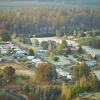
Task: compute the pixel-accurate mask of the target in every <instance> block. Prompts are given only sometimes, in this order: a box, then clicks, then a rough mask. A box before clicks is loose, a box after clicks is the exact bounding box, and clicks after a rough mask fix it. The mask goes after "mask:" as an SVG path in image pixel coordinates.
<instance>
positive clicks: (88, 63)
mask: <svg viewBox="0 0 100 100" xmlns="http://www.w3.org/2000/svg"><path fill="white" fill-rule="evenodd" d="M85 63H86V64H87V66H88V67H94V66H95V65H97V64H98V63H97V61H95V60H88V61H86V62H85Z"/></svg>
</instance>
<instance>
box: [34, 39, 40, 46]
mask: <svg viewBox="0 0 100 100" xmlns="http://www.w3.org/2000/svg"><path fill="white" fill-rule="evenodd" d="M34 45H35V46H36V47H38V46H39V41H38V40H37V39H35V40H34Z"/></svg>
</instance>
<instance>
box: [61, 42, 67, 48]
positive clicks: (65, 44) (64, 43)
mask: <svg viewBox="0 0 100 100" xmlns="http://www.w3.org/2000/svg"><path fill="white" fill-rule="evenodd" d="M62 46H63V48H67V41H66V40H62Z"/></svg>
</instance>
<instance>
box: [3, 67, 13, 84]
mask: <svg viewBox="0 0 100 100" xmlns="http://www.w3.org/2000/svg"><path fill="white" fill-rule="evenodd" d="M3 74H4V79H5V80H8V81H9V82H10V81H12V80H13V79H14V76H15V68H13V67H12V66H9V67H5V68H4V70H3Z"/></svg>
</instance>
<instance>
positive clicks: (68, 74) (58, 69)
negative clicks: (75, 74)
mask: <svg viewBox="0 0 100 100" xmlns="http://www.w3.org/2000/svg"><path fill="white" fill-rule="evenodd" d="M56 71H57V73H58V75H59V76H62V77H66V78H67V79H70V80H71V79H72V76H71V74H70V73H69V72H67V71H64V70H63V69H61V68H56Z"/></svg>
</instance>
